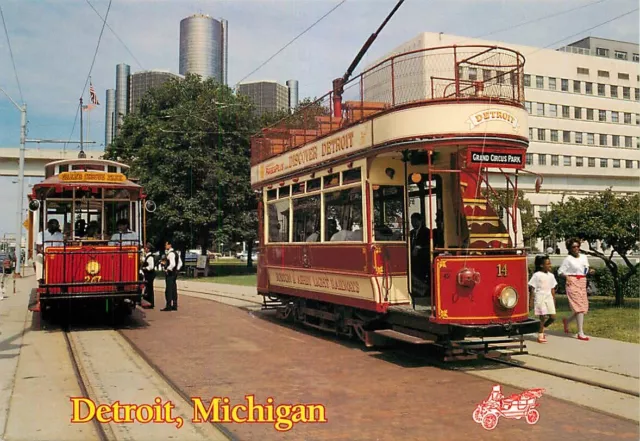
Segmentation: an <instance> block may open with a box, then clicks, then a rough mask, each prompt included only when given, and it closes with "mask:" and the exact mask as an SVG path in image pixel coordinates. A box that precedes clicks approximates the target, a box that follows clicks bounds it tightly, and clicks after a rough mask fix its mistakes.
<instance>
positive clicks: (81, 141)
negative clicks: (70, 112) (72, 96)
mask: <svg viewBox="0 0 640 441" xmlns="http://www.w3.org/2000/svg"><path fill="white" fill-rule="evenodd" d="M83 112H84V110H83V109H82V97H80V153H79V154H78V158H83V157H84V144H83V138H82V135H83V130H82V113H83Z"/></svg>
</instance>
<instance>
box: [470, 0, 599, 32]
mask: <svg viewBox="0 0 640 441" xmlns="http://www.w3.org/2000/svg"><path fill="white" fill-rule="evenodd" d="M607 1H609V0H598V1H595V2H593V3H587V4H586V5H582V6H576V7H575V8H570V9H565V10H564V11H560V12H554V13H553V14H549V15H544V16H542V17H538V18H534V19H532V20H529V21H523V22H522V23H516V24H514V25H512V26H507V27H506V28H502V29H496V30H495V31H491V32H489V33H487V34H482V35H478V36H477V37H472V38H484V37H488V36H489V35H493V34H498V33H500V32H505V31H511V30H513V29H517V28H519V27H522V26H526V25H528V24H532V23H536V22H539V21H542V20H546V19H548V18H554V17H558V16H560V15H564V14H567V13H569V12H573V11H577V10H579V9H583V8H588V7H589V6H594V5H597V4H599V3H604V2H607Z"/></svg>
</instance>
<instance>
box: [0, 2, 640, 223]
mask: <svg viewBox="0 0 640 441" xmlns="http://www.w3.org/2000/svg"><path fill="white" fill-rule="evenodd" d="M88 2H90V3H91V4H92V5H93V6H94V7H95V8H96V10H98V11H99V12H100V14H102V15H103V16H104V15H105V13H106V11H107V7H108V5H109V0H49V1H44V0H3V1H2V4H1V6H2V10H3V12H4V17H5V20H6V23H7V28H8V32H9V37H10V39H11V44H12V48H13V54H14V57H15V64H16V69H17V72H18V78H19V80H20V86H21V88H22V93H23V96H24V100H25V101H26V103H27V106H28V121H29V124H28V137H29V138H55V139H69V138H71V139H79V136H80V132H79V121H76V124H75V128H74V130H73V132H72V128H73V127H74V118H75V116H76V110H77V105H78V99H79V97H80V95H81V92H82V90H83V86H84V85H85V81H86V79H87V75H88V74H89V68H90V66H91V62H92V59H93V55H94V52H95V49H96V44H97V41H98V36H99V34H100V30H101V27H102V20H101V19H100V17H98V16H97V15H96V13H95V12H94V11H93V10H92V9H91V7H90V6H89V4H88ZM338 3H340V1H339V0H290V1H285V0H262V1H250V0H233V1H191V0H173V1H162V0H113V2H112V5H111V9H110V11H109V16H108V20H107V23H108V24H109V26H111V28H112V29H113V30H114V31H115V33H116V34H117V35H118V36H119V37H120V39H121V40H122V41H124V43H125V44H126V45H127V46H128V48H129V50H130V51H131V52H132V53H133V54H134V56H135V58H136V59H137V60H138V61H139V63H140V64H138V62H137V61H136V60H134V58H133V57H132V56H131V55H130V54H129V52H128V51H127V50H126V49H125V47H124V46H123V45H122V43H121V42H120V41H119V40H118V39H117V38H116V36H114V34H113V33H112V32H111V31H110V30H109V29H108V28H105V30H104V34H103V36H102V40H101V43H100V47H99V50H98V55H97V58H96V61H95V64H94V66H93V69H92V72H91V76H92V81H93V85H94V86H95V88H96V91H97V92H98V96H99V98H100V101H101V104H102V105H101V106H100V107H98V108H97V109H96V110H94V111H93V112H91V115H90V133H89V137H90V139H91V140H93V141H96V145H97V146H100V145H101V144H102V143H104V119H105V118H104V102H105V91H106V89H109V88H115V66H116V64H118V63H127V64H129V65H130V66H131V70H132V72H135V71H138V70H143V69H167V70H170V71H173V72H176V73H177V72H178V37H179V23H180V20H181V19H182V18H184V17H186V16H188V15H191V14H193V13H198V12H201V13H205V14H209V15H211V16H213V17H216V18H225V19H227V20H228V22H229V85H234V84H236V82H237V81H238V80H240V79H241V78H242V77H244V76H245V75H247V74H248V73H249V72H251V71H252V70H253V69H255V68H256V67H257V66H258V65H260V64H261V63H262V62H263V61H264V60H266V59H267V58H269V57H270V56H271V55H273V54H274V53H275V52H276V51H278V50H279V49H280V48H281V47H282V46H284V45H285V44H286V43H287V42H289V41H290V40H291V39H292V38H293V37H295V36H296V35H298V34H299V33H300V32H302V31H303V30H304V29H305V28H307V27H308V26H309V25H310V24H312V23H313V22H314V21H316V20H317V19H318V18H320V17H321V16H322V15H324V14H325V13H326V12H327V11H329V10H330V9H331V8H332V7H333V6H335V5H337V4H338ZM591 3H596V4H594V5H592V6H588V7H585V8H582V9H580V10H578V11H575V12H571V13H569V14H564V15H560V16H558V17H555V18H550V19H545V20H542V21H539V22H536V23H532V24H529V25H526V26H521V27H517V28H515V29H512V30H509V31H504V32H499V33H494V34H492V35H490V36H488V37H486V38H489V39H494V40H499V41H503V42H506V43H514V44H524V45H530V46H538V47H542V46H546V45H548V44H550V43H552V42H555V41H557V40H560V39H562V38H564V37H569V36H571V35H572V34H577V33H579V32H581V31H583V30H586V29H588V28H590V27H592V26H595V25H597V24H599V23H602V22H604V21H606V20H607V19H609V18H613V17H615V16H617V15H620V14H621V13H623V12H626V11H630V10H632V9H634V8H637V6H638V3H637V1H635V0H600V1H598V0H586V1H582V0H563V1H560V0H494V1H492V0H444V1H443V0H434V1H431V0H406V1H405V3H404V4H403V5H402V6H401V8H400V9H399V10H398V12H397V13H396V15H395V16H394V17H393V18H392V20H391V21H390V22H389V23H388V24H387V26H386V27H385V29H384V30H383V31H382V33H381V35H380V36H379V37H378V39H377V40H376V42H375V43H374V44H373V46H372V47H371V49H370V50H369V52H368V54H367V56H365V58H364V59H363V60H362V62H361V63H360V65H359V66H358V68H357V69H356V72H355V74H357V73H358V72H359V70H360V69H361V68H363V67H364V66H365V65H366V64H367V63H368V62H369V61H373V60H375V59H377V58H379V57H380V56H382V55H384V54H385V53H387V52H388V51H389V50H391V49H393V48H394V47H396V46H398V45H399V44H401V43H403V42H405V41H407V40H409V39H411V38H413V37H415V36H416V35H417V34H418V33H420V32H445V33H449V34H455V35H460V36H464V37H480V36H485V35H486V34H489V33H491V32H492V31H495V30H498V29H504V28H506V27H508V26H510V25H515V24H518V23H520V22H525V21H529V20H532V19H535V18H537V17H543V16H546V15H549V14H552V13H554V12H560V11H564V10H567V9H571V8H574V7H577V6H580V5H587V4H591ZM395 4H396V0H347V1H346V2H345V3H343V4H342V5H341V6H340V7H339V8H338V9H336V10H335V11H334V12H333V13H332V14H331V15H329V16H328V17H326V18H325V19H324V20H323V21H321V22H320V23H319V24H318V25H316V26H315V27H314V28H313V29H311V30H310V31H309V32H307V33H306V34H305V35H303V36H302V37H301V38H299V39H298V40H297V41H296V42H295V43H293V44H292V45H291V46H289V47H288V48H287V49H286V50H285V51H283V52H282V53H280V54H279V55H278V56H277V57H276V58H274V59H273V60H272V61H271V62H270V63H268V64H267V65H266V66H264V67H263V68H262V69H261V70H259V71H258V72H256V73H255V74H253V75H252V76H251V77H250V78H248V80H259V79H272V80H277V81H280V82H282V83H284V82H285V81H286V80H287V79H290V78H295V79H297V80H298V81H299V94H300V98H303V97H306V96H321V95H323V94H324V93H326V92H327V91H329V90H330V89H331V81H332V79H333V78H336V77H338V76H341V75H342V74H343V73H344V71H345V70H346V68H347V67H348V66H349V64H350V63H351V61H352V59H353V58H354V56H355V55H356V53H357V52H358V51H359V49H360V47H361V46H362V44H363V43H364V42H365V41H366V39H367V38H368V37H369V35H370V34H371V33H372V32H374V31H375V30H376V29H377V27H378V26H379V25H380V23H381V22H382V20H383V19H384V18H385V17H386V15H387V14H388V13H389V12H390V11H391V9H392V8H393V7H394V5H395ZM638 17H639V16H638V12H635V13H633V14H631V15H628V16H626V17H624V18H622V19H619V20H617V21H615V22H612V23H610V24H607V25H604V26H602V27H599V28H597V29H595V30H593V31H588V32H583V33H581V34H579V35H577V36H574V37H572V38H570V39H567V40H565V41H563V42H562V44H566V43H569V42H572V41H575V40H578V39H580V38H582V37H585V36H588V35H594V36H600V37H604V38H611V39H620V40H626V41H636V42H637V41H638ZM562 44H558V45H556V46H561V45H562ZM0 87H2V88H3V89H5V90H6V91H7V92H8V93H9V94H10V95H11V97H13V99H14V100H16V101H19V100H20V93H19V91H18V87H17V84H16V79H15V75H14V72H13V66H12V64H11V59H10V55H9V48H8V45H7V41H6V37H5V35H4V30H2V32H1V33H0ZM84 100H85V102H88V101H89V91H88V86H87V88H86V89H85V90H84ZM19 140H20V114H19V112H18V111H17V110H16V109H15V108H14V107H13V105H12V104H11V103H10V102H9V101H8V100H7V99H6V97H5V96H4V95H2V94H0V147H17V146H18V144H19ZM42 147H45V146H42ZM49 147H51V148H56V149H60V148H61V145H49ZM68 148H74V149H75V148H77V144H74V145H69V146H68ZM98 148H102V147H98ZM2 184H5V182H4V181H3V180H2V179H0V185H2ZM6 184H8V185H10V182H7V183H6ZM3 188H6V187H3ZM5 193H6V192H5ZM0 204H2V205H3V206H6V205H5V204H9V207H13V206H14V205H15V201H11V199H10V197H9V196H8V195H5V196H4V197H2V195H0ZM12 211H13V210H12ZM13 223H14V222H13V221H9V224H8V225H7V222H6V221H5V220H4V219H3V218H2V216H1V215H0V234H1V233H2V232H3V231H6V228H9V229H10V230H11V231H12V230H13V229H14V227H13Z"/></svg>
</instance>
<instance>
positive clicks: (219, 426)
mask: <svg viewBox="0 0 640 441" xmlns="http://www.w3.org/2000/svg"><path fill="white" fill-rule="evenodd" d="M116 332H117V333H118V335H120V336H121V337H122V338H123V339H124V340H125V341H126V342H127V343H128V344H129V346H130V347H131V348H132V349H133V350H134V352H135V353H136V354H137V355H138V356H140V358H142V360H144V361H145V362H146V363H147V364H148V365H149V366H150V367H151V369H152V370H153V371H154V372H155V373H156V374H157V375H158V376H159V377H160V378H162V380H163V381H164V382H165V383H167V384H168V385H169V387H170V388H171V389H173V391H174V392H175V393H177V394H178V395H179V396H180V398H182V399H183V400H184V401H185V402H186V403H187V404H188V406H190V407H193V406H192V405H191V398H190V397H189V395H187V394H186V393H185V392H184V391H183V390H182V389H181V388H180V387H178V385H177V384H176V383H175V382H174V381H173V380H172V379H171V378H169V376H167V375H166V374H165V373H164V372H163V371H162V370H161V369H160V368H159V367H158V365H156V364H155V363H154V362H153V361H152V360H151V359H150V358H149V357H148V356H147V354H145V353H144V352H143V351H142V350H141V349H140V348H139V347H138V346H137V345H136V344H135V343H134V342H133V340H131V339H130V338H129V337H128V336H127V335H126V334H125V333H124V332H123V330H122V329H116ZM209 424H211V425H212V426H213V427H214V428H215V429H216V430H218V431H220V432H222V434H223V435H224V436H225V437H227V439H228V440H229V441H240V440H239V439H238V438H237V437H236V436H235V435H234V434H233V433H232V432H231V431H230V430H229V429H227V428H226V427H224V426H223V425H222V424H220V423H216V422H213V421H209Z"/></svg>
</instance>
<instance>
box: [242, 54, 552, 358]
mask: <svg viewBox="0 0 640 441" xmlns="http://www.w3.org/2000/svg"><path fill="white" fill-rule="evenodd" d="M523 74H524V58H523V56H522V55H520V54H519V53H517V52H515V51H513V50H510V49H506V48H500V47H494V46H477V45H466V46H450V47H449V46H448V47H435V48H427V49H419V50H413V51H410V52H406V53H400V54H396V55H394V56H392V57H390V58H388V59H385V60H383V61H381V62H380V63H377V64H376V65H375V66H373V67H371V68H369V69H367V70H366V71H365V72H363V73H362V74H360V75H359V76H357V77H355V78H353V79H352V80H350V81H341V79H339V80H336V81H335V82H334V89H333V91H332V92H330V93H328V94H327V95H325V96H323V97H322V98H320V99H318V100H317V101H316V102H314V103H313V104H311V105H309V106H306V107H304V108H302V109H300V110H299V111H297V112H296V113H294V114H292V115H291V116H290V117H287V118H286V119H284V120H282V121H280V122H278V123H277V124H275V125H273V126H271V127H268V128H265V129H263V130H262V131H261V133H260V134H258V135H256V136H254V137H253V138H252V145H251V184H252V187H253V189H254V190H255V191H257V192H258V193H259V194H260V202H259V209H258V213H259V228H260V229H259V242H260V258H259V260H258V286H257V290H258V293H259V294H261V295H263V296H264V298H265V302H264V308H276V309H277V310H278V311H279V312H280V314H281V315H282V316H283V317H285V318H293V319H294V320H296V321H299V322H302V323H305V324H307V325H309V326H313V327H317V328H321V329H325V330H330V331H332V332H337V333H339V334H345V335H357V336H358V337H359V338H361V339H362V340H363V341H364V342H365V343H367V344H368V345H371V344H372V343H373V342H374V341H375V337H376V336H377V335H379V336H384V337H388V338H395V339H400V340H406V341H411V342H414V343H431V344H435V345H442V346H443V347H445V348H446V349H447V353H448V357H450V358H454V357H455V356H463V355H465V354H466V355H469V353H470V352H473V351H475V350H479V349H482V350H485V351H486V350H487V349H490V348H502V349H505V348H509V349H512V350H514V353H524V352H525V345H524V341H523V338H522V336H523V334H526V333H530V332H536V331H537V329H538V326H539V321H538V320H536V319H532V318H529V314H528V304H529V302H528V289H527V273H528V270H527V257H526V250H525V249H524V246H523V245H522V242H521V240H519V239H518V237H519V234H518V233H519V231H518V229H519V228H518V223H519V222H518V216H517V212H518V210H517V198H513V199H514V200H515V201H516V202H515V203H514V205H513V206H509V207H505V209H504V210H500V209H499V207H493V206H491V204H490V202H489V199H490V198H489V196H490V195H491V194H492V193H495V191H496V190H494V187H495V186H496V183H497V182H498V178H500V179H501V180H502V185H501V187H502V188H506V189H507V191H510V192H512V193H511V194H513V193H514V192H515V193H517V188H518V176H519V175H520V174H522V173H523V172H525V170H524V168H525V153H526V150H527V147H528V143H529V140H528V125H527V111H526V110H525V107H524V87H523ZM343 94H344V95H345V97H346V96H348V97H349V98H350V99H343ZM527 178H529V179H531V180H532V182H536V185H539V183H540V181H539V179H540V178H539V177H537V178H536V176H531V177H530V176H527ZM505 182H506V184H505ZM514 336H515V337H518V336H519V337H520V338H516V339H515V341H514V338H513V337H514ZM514 346H515V347H514ZM471 355H472V356H473V354H471Z"/></svg>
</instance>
